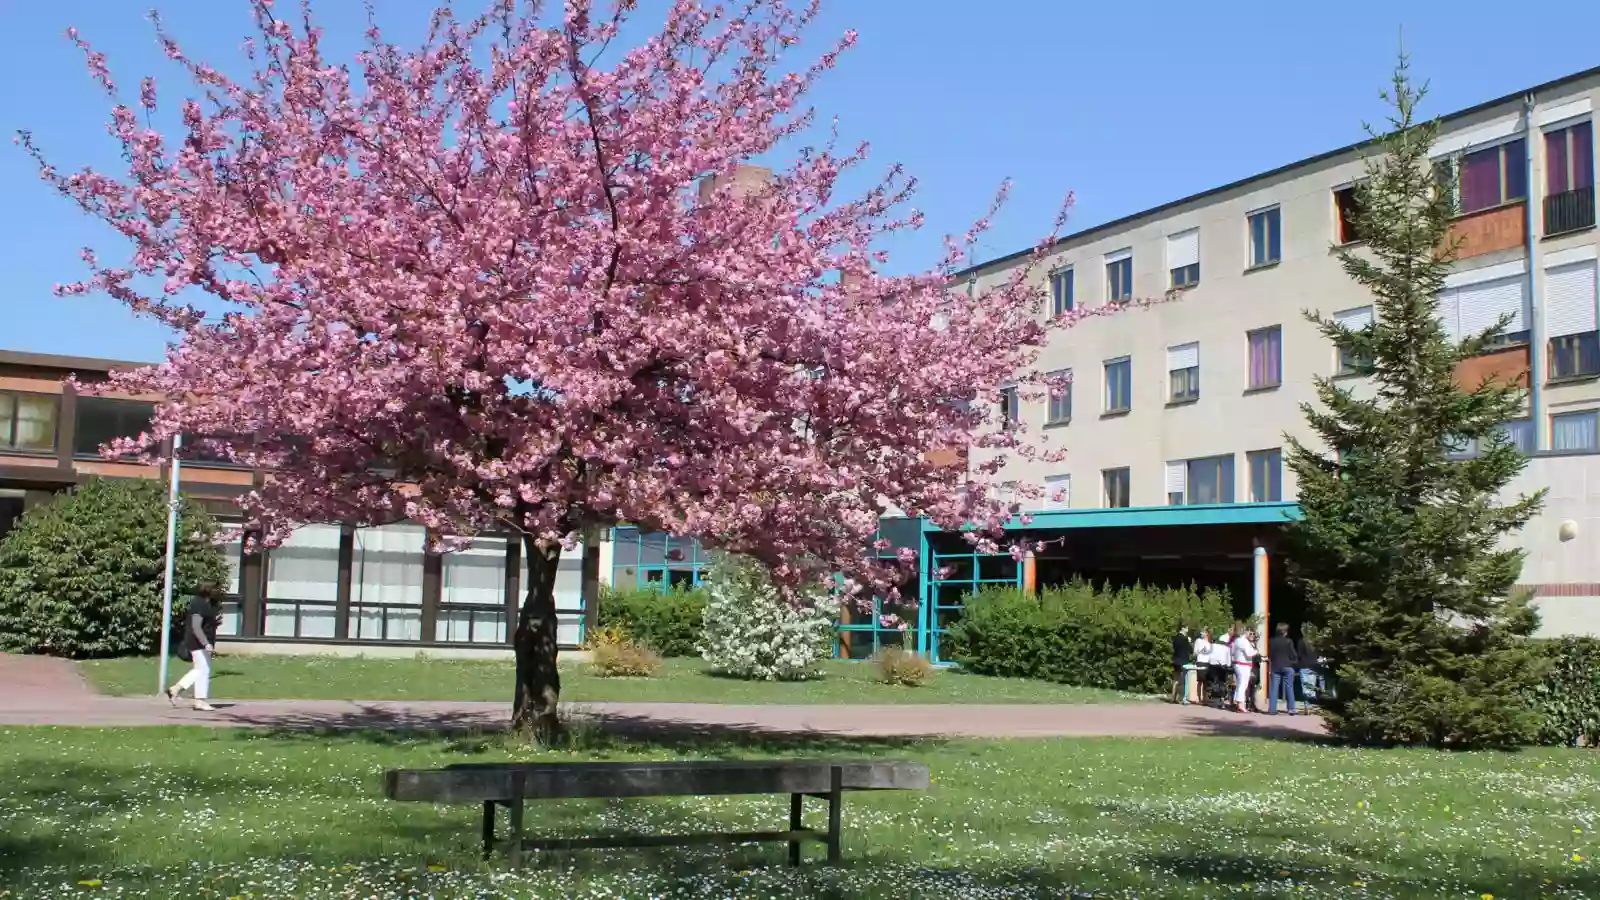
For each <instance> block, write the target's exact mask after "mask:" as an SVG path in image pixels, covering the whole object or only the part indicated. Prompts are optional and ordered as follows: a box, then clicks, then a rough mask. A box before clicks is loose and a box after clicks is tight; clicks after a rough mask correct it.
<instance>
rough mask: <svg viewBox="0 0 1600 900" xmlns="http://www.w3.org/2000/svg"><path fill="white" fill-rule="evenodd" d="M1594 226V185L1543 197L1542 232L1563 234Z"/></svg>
mask: <svg viewBox="0 0 1600 900" xmlns="http://www.w3.org/2000/svg"><path fill="white" fill-rule="evenodd" d="M1593 227H1594V186H1593V185H1590V186H1589V187H1581V188H1578V189H1577V190H1572V191H1564V192H1562V193H1560V194H1551V195H1550V196H1548V197H1546V198H1544V233H1545V234H1547V235H1551V234H1565V233H1567V232H1569V231H1581V230H1582V229H1585V228H1593Z"/></svg>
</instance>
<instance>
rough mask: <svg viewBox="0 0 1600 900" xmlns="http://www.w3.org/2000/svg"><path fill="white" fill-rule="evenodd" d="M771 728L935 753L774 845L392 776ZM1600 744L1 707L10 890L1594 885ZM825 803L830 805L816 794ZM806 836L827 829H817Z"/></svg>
mask: <svg viewBox="0 0 1600 900" xmlns="http://www.w3.org/2000/svg"><path fill="white" fill-rule="evenodd" d="M768 753H782V754H786V755H794V754H812V755H817V754H829V753H834V754H841V755H844V754H848V755H850V756H894V757H905V758H912V759H917V760H921V761H924V762H926V763H927V764H928V765H929V767H930V768H931V770H932V773H933V785H932V789H931V790H929V791H928V792H926V793H917V794H878V795H855V796H851V797H850V798H849V799H848V800H847V802H846V806H845V813H844V825H845V830H846V846H845V852H846V863H845V865H844V866H843V867H841V868H839V869H831V870H830V869H828V868H827V867H825V866H821V865H817V864H808V865H807V866H805V867H802V868H801V869H799V870H791V869H788V868H787V867H785V866H784V865H782V864H781V857H782V853H783V849H782V847H780V846H773V845H766V846H761V847H743V848H722V849H717V848H696V849H677V848H674V849H669V850H661V851H655V852H650V851H644V852H634V851H626V852H625V851H591V852H588V853H583V854H577V855H573V856H557V857H554V858H551V859H548V860H545V862H544V864H543V865H536V866H533V867H531V868H529V869H526V870H524V871H522V872H518V873H511V872H507V871H505V870H504V869H503V868H500V867H498V866H492V865H485V864H483V863H481V862H479V861H478V860H477V859H476V851H477V838H476V835H477V824H476V822H477V819H476V816H477V810H476V809H475V808H468V807H433V806H429V805H422V804H396V803H390V802H388V801H386V800H384V799H383V797H382V791H381V777H380V776H381V773H382V772H383V771H384V770H385V769H387V768H392V767H399V766H439V765H448V764H451V763H457V762H464V761H488V760H498V759H510V758H533V757H540V758H553V759H588V758H610V759H617V758H637V757H648V758H665V757H682V756H694V755H711V756H734V755H745V756H757V755H762V754H768ZM1597 801H1600V757H1597V756H1596V755H1595V754H1594V753H1593V752H1592V751H1590V752H1585V751H1537V752H1527V753H1521V754H1514V755H1513V754H1476V753H1471V754H1469V753H1456V754H1444V753H1435V752H1427V751H1389V752H1377V751H1362V750H1348V749H1339V748H1332V747H1323V746H1315V745H1309V744H1294V743H1285V742H1272V741H1265V740H1254V739H1237V738H1191V739H1149V740H1113V739H1102V740H1038V741H1010V742H955V743H917V744H909V745H903V746H893V745H887V744H882V743H870V744H856V745H852V746H845V745H844V744H842V743H838V742H836V743H832V744H828V745H766V746H760V745H752V744H745V745H738V746H736V745H729V744H722V745H686V744H681V743H680V744H668V743H621V742H620V741H619V740H618V739H608V738H601V737H598V736H595V735H580V736H579V740H578V742H577V744H576V746H575V748H573V749H568V750H565V751H540V750H536V749H533V748H529V747H527V746H525V745H516V744H512V743H510V742H509V741H508V740H507V739H505V738H501V737H492V738H453V739H452V738H441V737H422V736H406V735H401V734H396V733H392V732H383V733H379V732H373V733H365V734H341V735H332V736H329V735H320V736H319V735H306V734H300V735H294V734H271V733H264V732H254V731H244V730H237V731H235V730H205V729H137V730H93V729H63V728H39V729H11V730H0V897H5V898H8V900H9V898H24V897H28V898H32V897H68V896H102V895H103V896H120V897H160V898H177V897H182V898H228V897H239V898H245V897H250V898H334V897H385V898H387V897H404V896H426V897H435V898H467V897H482V898H487V897H524V898H527V897H548V898H566V897H582V898H603V897H616V898H646V897H651V898H684V900H689V898H693V900H699V898H712V897H715V898H724V897H760V898H777V897H781V898H791V897H792V898H832V900H844V898H902V897H904V898H923V897H929V898H960V900H968V898H973V900H981V898H1000V897H1010V898H1015V897H1029V898H1033V897H1037V898H1046V897H1049V898H1060V897H1089V896H1095V897H1229V896H1255V897H1262V896H1266V897H1323V898H1330V897H1339V898H1380V897H1416V898H1424V897H1426V898H1437V897H1459V898H1481V897H1483V896H1485V895H1493V896H1494V897H1498V898H1513V897H1515V898H1525V897H1564V898H1577V897H1595V896H1600V868H1597V867H1596V863H1595V861H1594V859H1593V857H1592V854H1595V853H1597V852H1600V842H1597V841H1596V838H1595V829H1596V828H1600V812H1597V811H1596V805H1597ZM786 807H787V800H786V798H782V797H722V798H708V799H696V798H685V799H672V800H659V801H657V800H633V801H627V802H587V801H569V802H561V803H540V804H536V805H534V806H533V807H532V811H531V813H530V816H531V818H530V827H531V828H535V829H539V830H540V831H543V832H545V833H552V834H581V833H589V834H593V833H597V832H601V831H605V830H644V831H653V832H664V831H666V830H667V829H674V830H694V829H717V830H723V829H730V830H731V829H739V830H746V829H765V828H772V827H776V826H778V825H779V824H780V823H781V821H782V819H783V817H784V813H785V812H786ZM813 815H815V812H813ZM809 853H810V855H811V858H812V859H815V857H816V854H817V853H818V850H817V849H816V848H812V849H811V850H810V851H809Z"/></svg>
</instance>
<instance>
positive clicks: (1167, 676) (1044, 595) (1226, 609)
mask: <svg viewBox="0 0 1600 900" xmlns="http://www.w3.org/2000/svg"><path fill="white" fill-rule="evenodd" d="M1232 619H1233V600H1232V598H1231V597H1230V596H1229V594H1228V592H1227V591H1226V590H1221V591H1212V590H1204V591H1197V590H1195V589H1194V588H1193V587H1187V588H1149V587H1143V586H1135V587H1131V588H1121V589H1116V590H1112V589H1104V590H1097V589H1095V588H1094V586H1093V585H1090V584H1086V583H1083V582H1075V583H1072V584H1067V585H1062V586H1060V587H1055V588H1049V589H1046V590H1044V591H1042V592H1040V593H1039V594H1038V595H1037V596H1032V595H1028V594H1025V593H1023V592H1021V591H1019V590H1016V589H1003V590H1002V589H990V590H986V591H984V592H982V593H979V594H977V595H974V596H970V597H968V598H967V601H966V608H965V611H964V612H963V614H962V618H961V620H960V621H958V622H956V623H955V624H954V625H952V626H951V628H950V630H949V632H948V633H947V634H946V635H945V636H944V638H942V645H941V646H943V647H945V648H947V649H948V650H949V651H950V652H951V655H952V658H954V659H955V660H956V661H957V662H959V663H960V664H961V666H962V667H963V668H965V669H967V670H969V671H971V672H976V673H978V674H981V675H1002V676H1010V677H1017V678H1039V679H1043V680H1046V681H1055V682H1059V683H1061V684H1071V685H1076V686H1080V687H1098V688H1110V689H1113V690H1122V691H1136V692H1140V693H1150V694H1155V693H1161V692H1162V691H1164V690H1166V688H1167V685H1168V684H1169V682H1170V680H1171V677H1172V630H1173V628H1174V627H1175V626H1176V625H1177V624H1178V623H1180V622H1181V623H1183V624H1185V625H1188V626H1189V627H1190V628H1191V630H1193V629H1199V628H1212V629H1223V630H1226V628H1227V626H1228V623H1229V622H1231V621H1232ZM1191 633H1192V632H1191Z"/></svg>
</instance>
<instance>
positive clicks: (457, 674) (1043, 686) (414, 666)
mask: <svg viewBox="0 0 1600 900" xmlns="http://www.w3.org/2000/svg"><path fill="white" fill-rule="evenodd" d="M173 666H174V671H175V672H182V671H183V670H184V667H185V664H184V663H182V662H179V661H177V660H174V661H173ZM83 671H84V674H85V675H86V676H87V677H88V678H89V681H90V682H91V683H92V684H94V685H95V687H97V688H99V689H100V690H101V691H102V692H104V693H107V694H133V695H144V694H151V693H153V692H154V687H153V685H154V683H155V675H156V663H155V661H154V660H152V659H108V660H96V661H93V662H87V663H84V664H83ZM822 672H823V675H822V677H821V678H819V679H816V680H814V681H806V682H785V683H779V682H764V681H739V680H737V679H732V678H721V677H718V676H715V675H712V674H710V673H709V672H707V671H706V668H705V664H704V663H702V662H701V661H700V660H699V659H694V658H689V659H669V660H667V661H666V665H665V666H664V667H663V669H662V672H661V674H660V675H657V676H656V677H654V678H596V677H595V676H593V675H591V674H589V667H588V666H587V665H584V664H583V663H578V662H573V663H570V664H567V665H564V666H563V667H562V675H561V680H562V692H561V696H562V699H564V700H569V701H572V702H578V703H582V702H598V701H603V700H632V701H656V702H661V701H666V702H678V701H686V702H700V703H755V704H774V703H1097V702H1107V701H1125V700H1130V699H1135V698H1134V697H1133V696H1132V695H1129V694H1121V693H1117V692H1115V691H1102V690H1096V689H1093V688H1077V687H1067V686H1065V685H1059V684H1049V683H1047V682H1042V681H1032V680H1028V679H1024V678H990V677H987V676H982V675H972V674H968V673H965V672H961V671H957V670H945V671H941V672H939V673H937V674H935V675H934V676H933V678H932V679H930V680H929V681H928V682H927V683H926V684H924V685H923V686H921V687H915V688H907V687H895V686H891V685H886V684H881V683H879V682H878V681H877V680H876V677H877V672H878V670H877V668H876V667H875V666H873V665H870V664H867V663H859V662H847V661H842V660H829V661H827V662H826V663H824V665H823V667H822ZM176 678H177V676H176V675H174V676H173V679H174V680H176ZM511 681H512V679H511V663H510V662H509V661H504V662H499V661H497V662H481V661H464V660H440V659H425V658H413V659H360V658H357V659H341V658H335V657H314V656H223V657H222V658H220V659H218V660H217V664H216V673H215V675H214V676H213V678H212V686H211V693H212V695H213V696H216V697H219V698H225V699H229V700H283V699H299V700H496V701H502V700H503V701H506V702H509V700H508V699H507V698H509V697H510V695H511Z"/></svg>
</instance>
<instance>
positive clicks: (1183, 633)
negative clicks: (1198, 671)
mask: <svg viewBox="0 0 1600 900" xmlns="http://www.w3.org/2000/svg"><path fill="white" fill-rule="evenodd" d="M1193 660H1194V647H1193V645H1191V644H1190V643H1189V629H1188V628H1187V627H1185V626H1184V625H1183V624H1182V623H1181V622H1180V623H1179V624H1178V628H1177V630H1176V631H1174V632H1173V634H1172V702H1173V703H1180V704H1182V705H1184V706H1188V705H1189V664H1190V663H1191V662H1192V661H1193Z"/></svg>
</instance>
